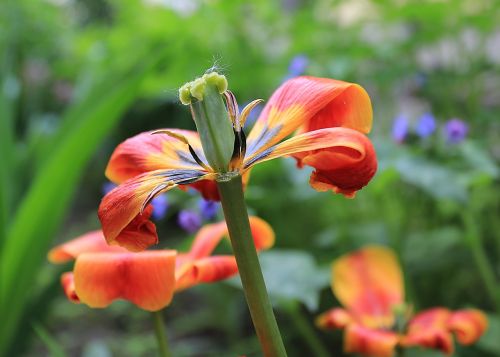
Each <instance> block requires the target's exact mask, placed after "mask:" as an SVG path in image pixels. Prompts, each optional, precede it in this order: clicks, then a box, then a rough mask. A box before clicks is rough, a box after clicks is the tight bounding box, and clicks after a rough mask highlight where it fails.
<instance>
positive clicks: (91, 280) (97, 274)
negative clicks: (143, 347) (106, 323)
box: [74, 250, 176, 311]
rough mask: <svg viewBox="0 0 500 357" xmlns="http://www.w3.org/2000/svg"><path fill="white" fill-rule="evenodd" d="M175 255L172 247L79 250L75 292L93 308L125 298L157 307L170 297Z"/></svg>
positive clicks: (146, 306)
mask: <svg viewBox="0 0 500 357" xmlns="http://www.w3.org/2000/svg"><path fill="white" fill-rule="evenodd" d="M175 256H176V252H175V251H173V250H161V251H160V250H158V251H148V252H141V253H85V254H82V255H80V256H79V257H78V258H77V260H76V264H75V268H74V281H75V291H76V294H77V296H78V298H79V299H80V301H81V302H83V303H85V304H87V305H89V306H90V307H94V308H103V307H106V306H108V305H109V304H111V303H112V302H113V301H114V300H116V299H125V300H128V301H131V302H132V303H134V304H135V305H137V306H139V307H140V308H142V309H144V310H148V311H156V310H160V309H162V308H164V307H165V306H167V305H168V304H169V303H170V301H171V300H172V297H173V293H174V289H175Z"/></svg>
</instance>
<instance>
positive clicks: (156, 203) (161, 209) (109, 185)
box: [102, 182, 169, 220]
mask: <svg viewBox="0 0 500 357" xmlns="http://www.w3.org/2000/svg"><path fill="white" fill-rule="evenodd" d="M116 186H117V185H115V184H114V183H113V182H105V183H104V184H103V185H102V193H103V195H107V194H108V193H109V192H110V191H111V190H113V189H114V188H115V187H116ZM151 204H152V205H153V213H152V216H153V218H154V219H156V220H159V219H162V218H164V217H165V215H166V214H167V211H168V206H169V205H168V200H167V196H166V195H165V194H160V195H158V196H156V197H155V198H154V199H153V201H151Z"/></svg>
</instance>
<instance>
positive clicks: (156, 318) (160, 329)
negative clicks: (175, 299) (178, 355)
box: [151, 310, 172, 357]
mask: <svg viewBox="0 0 500 357" xmlns="http://www.w3.org/2000/svg"><path fill="white" fill-rule="evenodd" d="M151 314H152V315H153V322H154V325H155V335H156V340H157V341H158V351H159V352H160V356H161V357H172V353H170V349H169V347H168V340H167V330H166V329H165V324H164V322H163V317H162V315H161V310H160V311H153V312H152V313H151Z"/></svg>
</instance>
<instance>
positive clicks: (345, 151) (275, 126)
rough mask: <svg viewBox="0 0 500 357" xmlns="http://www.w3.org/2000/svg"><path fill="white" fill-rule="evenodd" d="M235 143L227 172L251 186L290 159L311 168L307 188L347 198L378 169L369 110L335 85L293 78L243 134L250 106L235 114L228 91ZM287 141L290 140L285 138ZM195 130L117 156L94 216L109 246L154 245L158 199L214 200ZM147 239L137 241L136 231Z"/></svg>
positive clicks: (164, 134) (137, 142) (135, 140)
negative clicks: (184, 193) (187, 193)
mask: <svg viewBox="0 0 500 357" xmlns="http://www.w3.org/2000/svg"><path fill="white" fill-rule="evenodd" d="M224 95H225V98H226V104H227V109H228V112H229V117H230V119H231V121H232V125H233V129H234V133H235V143H234V152H233V154H232V159H231V161H230V163H229V167H228V170H229V171H230V172H235V173H238V174H241V175H243V178H244V181H246V180H248V177H249V173H250V170H251V168H252V167H253V166H254V165H256V164H258V163H261V162H264V161H268V160H272V159H275V158H278V157H282V156H292V157H294V158H295V159H296V160H297V165H298V167H299V168H301V167H303V166H304V165H307V166H312V167H313V168H314V169H315V170H314V172H313V173H312V175H311V178H310V184H311V186H312V187H313V188H314V189H316V190H318V191H327V190H331V191H333V192H336V193H341V194H343V195H345V196H347V197H352V196H354V194H355V193H356V191H358V190H360V189H361V188H362V187H364V186H365V185H366V184H367V183H368V182H369V181H370V180H371V178H372V177H373V175H374V174H375V171H376V169H377V160H376V155H375V151H374V149H373V146H372V144H371V142H370V140H369V139H368V138H367V137H366V135H365V134H366V133H368V132H369V131H370V129H371V126H372V107H371V103H370V98H369V97H368V94H367V93H366V91H365V90H364V89H363V88H362V87H360V86H359V85H357V84H353V83H347V82H342V81H337V80H333V79H325V78H315V77H296V78H293V79H290V80H288V81H286V82H285V83H284V84H283V85H282V86H280V87H279V88H278V89H277V90H276V92H275V93H274V94H273V95H272V96H271V98H270V100H269V102H268V103H267V105H266V106H265V108H264V110H263V111H262V113H261V115H260V117H259V119H258V120H257V122H256V123H255V125H254V127H253V129H252V130H251V131H250V133H249V135H248V137H246V136H245V134H244V131H243V127H244V124H245V121H246V117H247V116H248V114H249V112H250V110H251V108H252V107H253V106H254V105H255V104H257V103H258V101H254V102H252V103H250V104H249V106H247V108H245V109H243V111H242V112H241V113H240V112H239V110H238V105H237V103H236V100H235V98H234V95H232V93H230V92H229V91H226V92H225V94H224ZM290 135H292V136H291V137H290V138H288V139H287V137H289V136H290ZM218 174H219V172H217V170H216V169H214V168H212V167H210V165H209V164H208V161H207V159H206V156H205V153H204V152H203V148H202V145H201V141H200V137H199V135H198V133H197V132H194V131H188V130H178V129H164V130H157V131H155V132H146V133H142V134H139V135H137V136H134V137H132V138H130V139H128V140H126V141H125V142H123V143H122V144H120V145H119V146H118V147H117V148H116V150H115V151H114V153H113V155H112V156H111V159H110V161H109V164H108V166H107V169H106V176H107V177H108V178H109V179H110V180H111V181H113V182H115V183H118V184H120V186H118V187H117V188H115V189H114V190H113V191H111V192H110V193H109V194H108V195H106V196H105V197H104V199H103V201H102V203H101V205H100V207H99V218H100V220H101V223H102V228H103V232H104V236H105V237H106V240H107V241H108V243H110V244H114V243H117V244H119V245H121V246H124V247H126V248H127V249H129V250H132V251H141V250H144V249H145V248H146V247H147V246H149V245H152V244H154V243H155V242H156V241H157V236H156V232H155V230H154V225H153V224H152V222H151V221H149V213H148V212H147V207H148V204H149V203H150V201H151V200H152V199H153V198H154V197H155V196H156V195H158V194H160V193H162V192H165V191H168V190H170V189H172V188H174V187H180V188H186V187H188V186H191V187H193V188H195V189H196V190H198V191H200V192H201V194H202V195H203V196H204V197H205V198H209V199H213V200H216V199H219V193H218V191H217V186H216V182H215V180H216V179H217V177H218ZM137 230H141V231H143V232H144V233H146V234H145V235H142V234H140V236H141V237H143V238H142V239H141V240H138V239H136V233H135V231H137Z"/></svg>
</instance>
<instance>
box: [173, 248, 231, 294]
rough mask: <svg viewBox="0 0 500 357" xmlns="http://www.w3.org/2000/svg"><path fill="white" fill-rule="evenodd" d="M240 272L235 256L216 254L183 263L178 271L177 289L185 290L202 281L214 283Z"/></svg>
mask: <svg viewBox="0 0 500 357" xmlns="http://www.w3.org/2000/svg"><path fill="white" fill-rule="evenodd" d="M236 273H238V266H237V265H236V260H235V259H234V257H233V256H223V255H221V256H214V257H207V258H201V259H197V260H195V261H192V262H188V263H186V264H183V265H182V266H180V267H178V268H177V271H176V286H175V290H176V291H179V290H184V289H187V288H189V287H191V286H193V285H198V284H201V283H213V282H216V281H220V280H224V279H227V278H230V277H232V276H233V275H235V274H236Z"/></svg>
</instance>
